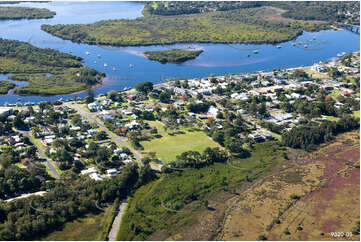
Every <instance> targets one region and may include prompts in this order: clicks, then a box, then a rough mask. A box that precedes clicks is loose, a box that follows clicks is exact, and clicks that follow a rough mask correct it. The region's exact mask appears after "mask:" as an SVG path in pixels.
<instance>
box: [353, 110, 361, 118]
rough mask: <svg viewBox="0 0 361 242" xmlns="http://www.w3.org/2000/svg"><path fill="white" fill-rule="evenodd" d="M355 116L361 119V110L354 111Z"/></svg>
mask: <svg viewBox="0 0 361 242" xmlns="http://www.w3.org/2000/svg"><path fill="white" fill-rule="evenodd" d="M353 116H355V117H356V118H360V110H358V111H353Z"/></svg>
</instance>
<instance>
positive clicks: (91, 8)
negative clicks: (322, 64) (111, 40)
mask: <svg viewBox="0 0 361 242" xmlns="http://www.w3.org/2000/svg"><path fill="white" fill-rule="evenodd" d="M16 5H17V6H29V7H42V8H48V9H50V10H52V11H55V12H56V13H57V14H56V16H55V17H54V18H52V19H42V20H12V21H0V37H2V38H7V39H17V40H21V41H25V42H29V43H31V44H33V45H35V46H38V47H41V48H53V49H57V50H59V51H61V52H66V53H70V54H73V55H77V56H81V57H82V58H84V64H86V65H88V66H90V67H93V68H95V69H97V70H99V71H103V72H105V73H106V75H107V78H106V79H105V80H104V81H103V84H102V85H99V86H97V87H96V88H95V93H96V94H100V93H105V92H107V91H110V90H119V89H123V88H124V87H134V86H135V84H136V83H138V82H141V81H152V82H154V83H159V82H161V81H162V80H166V79H168V78H172V77H178V78H182V77H186V78H192V77H204V76H208V75H209V74H212V73H213V74H216V75H224V74H227V73H240V72H255V71H259V70H266V71H269V70H272V69H278V68H284V67H297V66H301V65H312V64H313V63H315V62H319V61H325V60H328V59H330V58H332V57H334V56H336V55H337V54H338V53H340V52H351V51H359V46H360V36H359V35H357V34H354V33H351V32H349V31H334V30H325V31H320V32H317V33H308V32H304V33H303V35H302V36H299V37H298V38H297V39H296V40H295V41H296V43H298V42H299V41H302V42H303V43H302V44H298V45H297V46H292V41H290V42H285V43H282V44H279V45H280V46H281V48H276V45H240V44H234V45H225V44H197V43H194V44H175V45H168V46H144V47H121V48H114V47H109V46H91V45H86V44H77V43H72V42H71V41H66V40H61V39H60V38H57V37H54V36H51V35H50V34H47V33H45V32H43V31H42V30H41V29H40V26H41V25H42V24H72V23H82V24H84V23H92V22H95V21H99V20H105V19H119V18H128V19H133V18H137V17H140V16H142V14H141V10H142V9H143V4H142V3H140V2H49V3H34V2H24V3H20V4H16ZM16 5H13V4H12V5H11V6H16ZM313 38H315V40H313ZM304 44H307V49H304V48H303V46H304ZM166 48H187V49H188V48H195V49H203V50H204V52H203V53H202V54H201V55H200V56H198V58H196V59H195V60H190V61H187V62H185V63H183V64H160V63H158V62H155V61H150V60H148V59H146V58H145V57H144V56H143V55H142V54H141V53H142V52H143V51H146V50H159V49H166ZM255 49H257V50H258V51H259V53H258V54H254V53H253V50H255ZM87 51H88V52H89V53H90V54H89V55H86V54H85V52H87ZM98 54H100V55H101V58H98V56H97V55H98ZM248 54H250V55H251V56H250V57H247V56H248ZM95 62H96V63H95ZM105 63H106V64H107V67H106V68H105V67H104V64H105ZM130 64H132V65H133V68H130V66H129V65H130ZM113 67H114V68H115V69H116V70H115V71H113ZM75 95H76V96H78V97H84V96H85V95H86V94H85V92H80V93H77V94H70V95H61V96H53V97H39V96H30V97H21V99H22V102H27V101H30V102H39V101H46V100H56V99H59V98H60V97H62V98H64V99H68V98H70V97H74V96H75ZM18 98H19V96H16V95H13V94H12V93H9V94H8V95H3V96H0V105H1V104H3V103H4V102H9V103H15V102H16V101H17V99H18Z"/></svg>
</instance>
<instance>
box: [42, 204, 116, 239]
mask: <svg viewBox="0 0 361 242" xmlns="http://www.w3.org/2000/svg"><path fill="white" fill-rule="evenodd" d="M111 207H112V206H110V207H109V208H108V209H107V210H106V212H101V213H98V214H87V215H86V216H84V217H83V218H78V219H76V220H73V221H72V222H68V223H65V224H64V226H63V227H61V228H60V229H59V230H57V231H54V232H52V233H50V234H48V235H46V236H45V237H42V238H41V240H43V241H44V240H48V241H49V240H50V241H52V240H53V241H54V240H55V241H59V240H68V241H69V240H81V241H84V240H91V241H95V240H104V234H103V228H104V226H105V225H106V223H107V221H108V222H109V219H110V218H111V216H112V215H113V213H112V210H111Z"/></svg>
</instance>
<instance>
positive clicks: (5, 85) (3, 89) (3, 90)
mask: <svg viewBox="0 0 361 242" xmlns="http://www.w3.org/2000/svg"><path fill="white" fill-rule="evenodd" d="M15 86H16V85H15V84H14V83H12V82H9V81H5V80H4V81H0V94H7V93H8V92H9V91H10V90H11V89H13V88H14V87H15Z"/></svg>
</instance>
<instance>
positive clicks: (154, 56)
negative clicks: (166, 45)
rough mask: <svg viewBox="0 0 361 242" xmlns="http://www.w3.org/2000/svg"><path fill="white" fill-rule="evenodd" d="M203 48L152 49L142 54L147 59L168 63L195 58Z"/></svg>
mask: <svg viewBox="0 0 361 242" xmlns="http://www.w3.org/2000/svg"><path fill="white" fill-rule="evenodd" d="M202 52H203V50H182V49H171V50H153V51H145V52H143V54H144V55H145V56H146V57H147V58H148V59H149V60H154V61H158V62H160V63H162V64H165V63H167V62H169V63H175V64H179V63H183V62H186V61H187V60H192V59H195V58H196V57H197V56H199V55H200V54H201V53H202Z"/></svg>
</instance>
